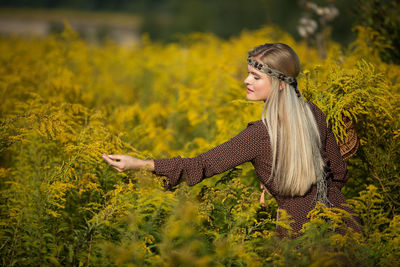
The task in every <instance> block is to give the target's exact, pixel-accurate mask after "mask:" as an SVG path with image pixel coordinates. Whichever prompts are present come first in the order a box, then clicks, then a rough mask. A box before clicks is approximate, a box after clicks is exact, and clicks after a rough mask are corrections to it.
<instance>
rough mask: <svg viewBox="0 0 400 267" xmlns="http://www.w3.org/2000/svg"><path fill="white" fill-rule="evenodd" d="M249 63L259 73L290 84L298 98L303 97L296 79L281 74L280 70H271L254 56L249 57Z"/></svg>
mask: <svg viewBox="0 0 400 267" xmlns="http://www.w3.org/2000/svg"><path fill="white" fill-rule="evenodd" d="M247 63H248V64H249V65H250V66H252V67H253V68H255V69H257V70H259V71H261V72H263V73H265V74H267V75H269V76H271V77H275V78H277V79H279V80H281V81H284V82H286V83H288V84H290V85H291V86H293V88H294V90H295V91H296V94H297V96H298V97H300V96H301V95H300V91H299V89H297V80H296V78H293V77H290V76H287V75H286V74H284V73H282V72H280V71H278V70H275V69H271V68H270V67H268V66H267V65H265V64H263V63H261V62H258V61H257V60H255V59H254V58H253V57H252V56H249V57H248V58H247Z"/></svg>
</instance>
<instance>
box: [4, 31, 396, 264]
mask: <svg viewBox="0 0 400 267" xmlns="http://www.w3.org/2000/svg"><path fill="white" fill-rule="evenodd" d="M355 30H356V32H357V39H356V40H355V42H353V43H351V45H349V46H347V47H345V46H340V45H339V44H337V43H334V42H329V43H328V46H327V51H326V57H325V58H322V57H320V55H319V53H318V51H317V49H313V48H310V47H308V45H307V44H306V43H305V42H297V41H295V40H294V39H293V37H292V36H291V35H289V34H287V33H285V32H282V31H281V30H279V29H278V28H276V27H263V28H261V29H258V30H254V31H243V32H242V33H241V34H240V35H238V36H236V37H232V38H230V39H228V40H224V39H221V38H219V37H216V36H215V35H212V34H200V33H199V34H191V35H185V36H182V37H181V39H180V41H179V42H172V43H168V44H161V43H158V42H154V41H150V40H149V39H148V38H147V37H143V39H142V41H141V43H140V44H138V45H136V46H134V47H131V48H129V49H127V48H121V47H119V46H117V45H115V44H113V43H111V42H109V43H106V44H104V45H103V46H95V45H90V44H88V43H86V42H85V41H83V40H81V39H80V38H79V37H78V35H77V34H76V33H74V32H73V31H71V30H68V29H67V30H66V31H65V32H63V33H62V34H58V35H52V36H50V37H48V38H46V39H42V40H35V39H30V40H24V39H19V38H1V39H0V63H1V64H0V125H1V128H0V159H1V161H0V179H1V180H0V190H1V200H0V201H1V202H0V227H1V235H0V260H1V265H2V266H46V265H52V266H90V265H92V266H99V265H101V266H104V265H106V266H117V265H118V266H143V265H156V266H164V265H165V266H178V265H183V266H187V265H190V266H232V265H234V266H245V265H249V266H281V265H289V266H310V265H312V264H314V265H316V266H338V265H341V266H360V265H362V266H389V265H391V266H395V265H399V263H400V249H399V248H400V235H399V231H400V216H399V209H400V190H399V187H400V180H399V171H398V170H399V168H400V166H399V163H400V142H399V138H400V125H399V120H398V118H399V115H400V114H399V113H400V106H399V100H400V86H399V77H400V66H399V65H395V64H392V63H388V62H385V61H383V60H382V59H381V57H380V55H382V52H383V51H385V49H386V48H387V46H386V43H387V40H386V39H384V37H383V36H381V35H379V33H377V32H376V31H373V30H372V29H370V28H364V27H357V28H356V29H355ZM278 41H279V42H283V43H287V44H289V45H290V46H292V47H293V48H294V49H295V51H297V53H298V54H299V57H300V61H301V62H302V70H303V72H302V75H301V76H300V78H299V88H300V90H301V91H302V92H303V94H304V96H305V97H306V98H307V99H309V100H312V101H313V102H314V103H316V104H317V105H318V106H319V107H320V108H321V109H322V110H323V111H324V112H325V114H326V115H327V120H328V122H329V123H330V125H331V126H332V128H333V131H334V132H335V134H336V135H337V136H341V135H343V117H342V116H343V115H345V116H347V117H348V118H350V119H351V120H352V122H353V123H354V125H355V128H356V130H357V132H358V135H359V137H360V148H359V151H358V153H357V154H356V155H355V156H354V157H353V158H351V159H350V160H349V161H348V166H349V172H350V179H349V182H348V183H347V185H346V187H345V188H344V190H343V191H344V193H345V194H346V196H347V197H348V198H349V203H350V204H351V205H352V206H353V208H354V210H355V211H356V212H357V213H358V215H359V216H360V218H361V221H362V225H363V228H364V233H363V234H362V235H359V234H356V233H353V232H351V231H348V232H347V234H346V235H345V236H341V235H338V234H336V233H335V231H333V230H334V229H336V228H337V227H342V228H344V229H345V230H346V227H345V226H343V225H342V219H343V218H345V217H346V216H347V214H344V213H336V212H335V210H331V209H327V208H325V207H323V206H317V207H316V209H315V210H313V211H312V212H311V213H310V215H309V216H310V218H311V222H310V223H309V224H307V225H305V227H304V235H303V236H302V237H301V238H298V239H294V240H291V239H283V240H279V239H277V238H276V236H275V226H276V223H279V224H281V225H282V226H284V227H288V222H289V220H290V218H285V216H283V215H282V218H281V220H280V221H279V222H276V220H275V218H276V209H277V206H276V203H275V201H274V200H273V199H268V200H267V201H266V205H265V207H261V206H260V204H259V196H260V193H261V192H260V189H259V182H258V181H257V178H256V175H255V172H254V170H253V168H252V166H251V164H249V163H246V164H243V165H241V166H239V167H237V168H234V169H233V170H231V171H227V172H226V173H223V174H220V175H217V176H215V177H212V178H209V179H206V180H205V181H204V182H203V183H201V184H199V185H196V186H194V187H190V188H189V187H187V186H186V185H185V184H182V185H180V186H179V187H178V189H176V190H175V191H174V192H164V191H163V189H162V187H161V183H162V181H161V179H160V178H158V177H155V176H154V175H152V174H151V173H148V172H145V171H142V172H135V171H132V172H127V173H118V172H116V171H115V170H114V169H112V168H110V167H109V166H108V165H107V164H106V163H105V162H104V161H103V160H102V158H101V154H102V153H124V154H131V155H133V156H136V157H140V158H163V157H173V156H177V155H180V156H182V157H192V156H196V155H198V154H199V153H201V152H204V151H207V150H208V149H210V148H212V147H214V146H216V145H218V144H220V143H222V142H224V141H226V140H228V139H229V138H231V137H233V136H234V135H236V134H237V133H238V132H239V131H240V130H242V129H244V128H245V127H246V125H247V123H248V122H249V121H253V120H258V119H260V115H261V110H262V106H261V105H262V103H253V102H251V103H250V102H248V101H245V100H244V99H245V94H246V93H245V89H244V87H243V80H244V78H245V76H246V72H247V68H246V64H247V63H246V56H247V51H248V50H250V49H252V48H253V47H254V46H255V45H258V44H261V43H265V42H278ZM327 219H328V220H327Z"/></svg>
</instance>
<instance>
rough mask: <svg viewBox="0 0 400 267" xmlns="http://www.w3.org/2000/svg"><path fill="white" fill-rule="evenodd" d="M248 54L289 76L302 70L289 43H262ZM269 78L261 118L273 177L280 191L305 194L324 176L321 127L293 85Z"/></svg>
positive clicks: (293, 75)
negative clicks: (267, 91) (269, 150)
mask: <svg viewBox="0 0 400 267" xmlns="http://www.w3.org/2000/svg"><path fill="white" fill-rule="evenodd" d="M249 55H250V56H252V57H254V58H257V60H260V61H261V62H262V63H264V64H266V65H268V67H270V68H272V69H275V70H278V71H280V72H282V73H284V74H286V75H288V76H290V77H294V78H295V77H297V75H298V74H299V72H300V63H299V59H298V56H297V54H296V53H295V52H294V51H293V49H291V48H290V47H289V46H288V45H285V44H281V43H274V44H265V45H261V46H258V47H256V48H255V49H254V50H252V51H250V52H249ZM269 78H270V79H271V90H270V93H269V95H268V98H267V99H266V101H265V105H264V108H263V113H262V121H263V123H264V125H266V127H267V129H268V133H269V136H270V142H271V149H272V171H271V176H270V179H271V178H272V177H273V179H274V182H275V185H276V186H277V189H278V192H279V193H280V194H282V195H286V196H302V195H304V194H305V193H307V191H308V190H309V189H310V188H311V186H312V185H313V184H315V183H317V182H318V181H321V180H323V179H324V161H323V159H322V156H321V153H320V148H321V140H320V135H319V130H318V126H317V123H316V121H315V118H314V115H313V113H312V111H311V109H310V107H309V105H308V104H307V103H306V102H305V101H304V99H303V97H302V96H301V95H300V97H299V96H298V95H297V94H296V91H295V88H294V87H293V85H289V84H288V83H285V82H281V81H280V80H278V79H277V78H275V77H271V76H270V77H269ZM281 83H283V84H284V86H283V88H281V87H282V86H281Z"/></svg>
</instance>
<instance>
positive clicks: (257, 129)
mask: <svg viewBox="0 0 400 267" xmlns="http://www.w3.org/2000/svg"><path fill="white" fill-rule="evenodd" d="M263 131H265V132H263ZM266 132H267V130H266V128H265V126H264V125H263V124H262V122H261V121H258V122H251V123H249V124H248V126H247V128H246V129H244V130H243V131H241V132H240V133H239V134H238V135H236V136H235V137H233V138H232V139H230V140H229V141H227V142H225V143H223V144H221V145H219V146H217V147H214V148H213V149H211V150H209V151H207V152H205V153H203V154H200V155H198V156H197V157H195V158H181V157H180V156H178V157H175V158H169V159H156V160H154V169H155V171H154V173H155V174H156V175H159V176H166V177H167V181H166V183H165V185H164V186H165V187H166V188H167V189H171V188H173V187H174V186H176V185H177V184H179V183H180V182H181V181H186V183H187V184H188V185H189V186H192V185H195V184H197V183H200V182H201V181H202V180H203V179H204V178H208V177H211V176H213V175H216V174H219V173H222V172H225V171H227V170H229V169H232V168H233V167H236V166H238V165H240V164H242V163H244V162H247V161H252V160H254V159H255V158H256V157H257V156H259V155H260V154H261V151H262V150H265V149H267V146H266V142H261V139H264V138H266ZM264 143H265V144H264Z"/></svg>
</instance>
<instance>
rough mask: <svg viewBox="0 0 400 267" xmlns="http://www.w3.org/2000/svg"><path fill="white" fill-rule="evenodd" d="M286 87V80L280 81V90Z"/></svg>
mask: <svg viewBox="0 0 400 267" xmlns="http://www.w3.org/2000/svg"><path fill="white" fill-rule="evenodd" d="M284 88H285V82H284V81H279V90H281V91H282V90H283V89H284Z"/></svg>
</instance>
